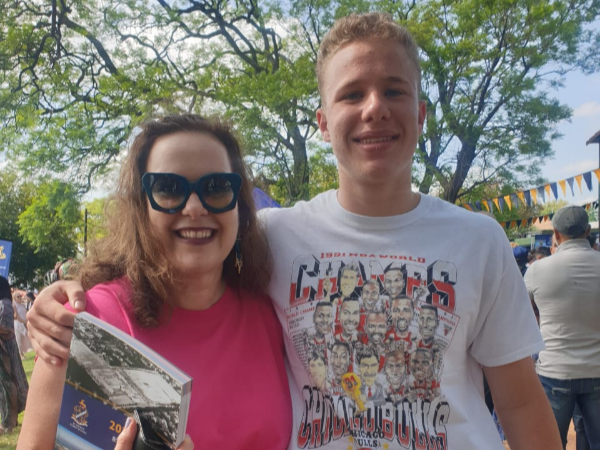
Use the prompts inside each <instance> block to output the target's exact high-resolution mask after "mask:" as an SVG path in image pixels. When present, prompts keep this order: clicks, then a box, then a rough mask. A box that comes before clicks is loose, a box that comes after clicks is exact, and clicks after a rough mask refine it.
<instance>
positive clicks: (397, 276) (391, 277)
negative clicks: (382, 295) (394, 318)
mask: <svg viewBox="0 0 600 450" xmlns="http://www.w3.org/2000/svg"><path fill="white" fill-rule="evenodd" d="M383 283H384V285H385V291H386V292H387V293H388V295H389V296H390V297H391V298H398V297H399V296H400V295H402V289H404V277H403V276H402V272H400V271H399V270H388V271H387V272H386V273H385V278H384V282H383Z"/></svg>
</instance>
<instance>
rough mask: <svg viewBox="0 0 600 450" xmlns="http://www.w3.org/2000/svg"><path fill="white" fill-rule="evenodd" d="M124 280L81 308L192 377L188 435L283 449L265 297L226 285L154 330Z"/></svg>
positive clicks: (274, 329)
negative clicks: (210, 301)
mask: <svg viewBox="0 0 600 450" xmlns="http://www.w3.org/2000/svg"><path fill="white" fill-rule="evenodd" d="M127 289H128V283H127V282H126V281H122V280H120V281H113V282H110V283H106V284H102V285H98V286H95V287H94V288H92V289H91V290H89V291H88V292H87V294H86V297H87V308H86V311H87V312H88V313H90V314H93V315H94V316H96V317H98V318H100V319H102V320H104V321H106V322H108V323H110V324H112V325H114V326H116V327H117V328H119V329H121V330H123V331H124V332H126V333H128V334H130V335H131V336H134V337H135V338H136V339H138V340H139V341H141V342H143V343H144V344H146V345H148V346H149V347H151V348H152V349H154V350H155V351H156V352H158V353H159V354H161V355H162V356H164V357H165V358H167V359H168V360H169V361H170V362H172V363H173V364H174V365H176V366H177V367H179V368H180V369H181V370H183V371H184V372H186V373H187V374H188V375H190V376H191V377H192V378H193V379H194V381H193V385H192V398H191V403H190V413H189V418H188V424H187V433H188V434H189V435H190V436H191V438H192V440H193V442H194V446H195V447H196V448H200V449H207V450H208V449H219V450H223V449H264V450H271V449H273V450H276V449H285V448H286V447H287V444H288V441H289V440H290V434H291V429H292V413H291V401H290V392H289V386H288V379H287V376H286V372H285V365H284V347H283V335H282V331H281V326H280V324H279V321H278V319H277V317H276V316H275V312H274V310H273V307H272V305H271V302H270V300H269V298H268V297H266V296H256V295H251V294H248V293H243V295H242V296H241V297H240V296H238V295H236V292H235V291H234V290H232V289H229V288H227V290H226V291H225V293H224V294H223V297H221V299H220V300H219V301H218V302H217V303H216V304H215V305H213V306H212V307H211V308H209V309H206V310H203V311H187V310H183V309H175V310H174V311H173V315H172V318H171V320H170V321H169V322H168V323H167V324H165V325H161V326H160V327H158V328H151V329H142V328H140V326H139V325H138V324H137V322H136V321H135V318H134V317H133V314H132V313H131V308H130V304H129V302H128V298H129V295H128V292H127Z"/></svg>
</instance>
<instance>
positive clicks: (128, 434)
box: [115, 417, 137, 450]
mask: <svg viewBox="0 0 600 450" xmlns="http://www.w3.org/2000/svg"><path fill="white" fill-rule="evenodd" d="M136 431H137V425H136V423H135V420H133V419H132V418H131V417H128V418H127V422H125V426H124V427H123V431H121V433H120V434H119V437H118V438H117V445H116V446H115V450H131V448H132V447H133V441H135V435H136Z"/></svg>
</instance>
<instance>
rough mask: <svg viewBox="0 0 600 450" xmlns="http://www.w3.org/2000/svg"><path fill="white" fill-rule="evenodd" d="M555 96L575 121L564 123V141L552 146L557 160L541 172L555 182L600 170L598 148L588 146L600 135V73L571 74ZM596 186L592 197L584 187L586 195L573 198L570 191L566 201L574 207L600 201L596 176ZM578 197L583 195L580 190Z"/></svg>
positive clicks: (562, 124)
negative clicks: (591, 201) (599, 132)
mask: <svg viewBox="0 0 600 450" xmlns="http://www.w3.org/2000/svg"><path fill="white" fill-rule="evenodd" d="M552 94H553V96H554V97H556V98H557V99H558V100H559V101H560V102H561V103H564V104H566V105H568V106H570V107H571V109H572V110H573V116H572V117H571V120H570V121H563V122H561V123H560V124H559V126H558V127H557V129H558V131H559V132H560V133H561V134H563V137H562V138H561V139H559V140H555V141H554V142H553V143H552V148H553V150H554V153H555V156H554V158H552V159H548V160H547V161H546V162H545V163H544V165H543V166H542V168H541V169H542V175H543V176H544V177H545V178H546V179H547V180H548V181H550V182H555V181H559V180H564V179H565V178H569V177H572V176H575V175H579V174H580V173H583V172H588V171H590V170H593V169H597V168H599V167H600V161H599V154H598V153H599V149H598V144H590V145H586V144H585V143H586V141H588V140H589V139H590V138H591V137H592V136H593V135H594V134H596V133H597V132H598V131H600V73H596V74H593V75H588V76H586V75H583V74H581V73H579V72H574V73H570V74H568V75H567V77H566V81H565V86H564V87H563V88H561V89H559V90H557V91H554V92H553V93H552ZM592 182H593V185H594V186H593V187H594V191H593V192H592V193H590V192H589V191H588V190H587V187H586V186H585V183H582V185H583V195H581V194H579V195H576V197H575V198H573V197H572V196H571V194H570V192H569V189H568V188H567V192H568V194H567V197H566V198H565V200H567V201H568V202H569V203H573V204H582V203H586V202H589V201H590V200H597V199H598V180H597V178H596V177H595V176H594V175H592ZM531 187H534V186H531ZM575 193H576V194H578V193H579V188H578V187H577V186H575ZM559 195H560V197H559V198H563V197H562V192H560V189H559Z"/></svg>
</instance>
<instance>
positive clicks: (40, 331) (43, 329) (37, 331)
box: [27, 311, 75, 348]
mask: <svg viewBox="0 0 600 450" xmlns="http://www.w3.org/2000/svg"><path fill="white" fill-rule="evenodd" d="M66 312H67V313H68V314H71V315H72V316H73V317H75V315H74V314H73V313H70V312H69V311H66ZM27 333H28V335H29V338H30V339H32V338H33V339H37V340H38V341H40V340H41V339H44V338H46V337H48V338H50V339H53V340H55V341H57V342H58V343H59V344H61V345H63V346H64V347H66V348H69V346H70V345H71V338H72V337H73V329H72V328H71V327H68V326H64V325H60V324H58V323H57V322H55V321H53V320H52V319H48V318H47V317H45V316H40V315H38V316H36V317H35V318H33V319H32V320H29V321H28V322H27Z"/></svg>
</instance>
